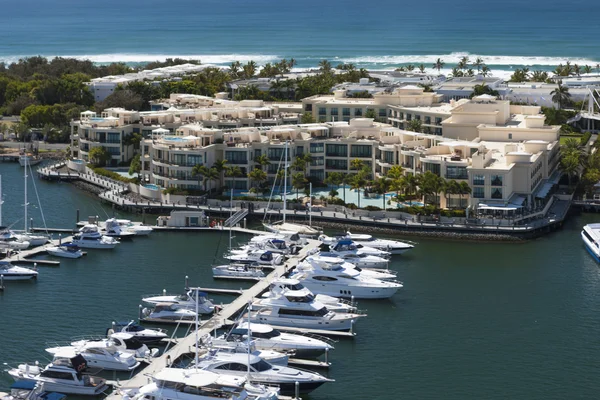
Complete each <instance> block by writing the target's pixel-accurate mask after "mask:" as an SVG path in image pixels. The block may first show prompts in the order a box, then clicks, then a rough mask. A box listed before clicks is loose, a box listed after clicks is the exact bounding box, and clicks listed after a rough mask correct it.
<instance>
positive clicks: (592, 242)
mask: <svg viewBox="0 0 600 400" xmlns="http://www.w3.org/2000/svg"><path fill="white" fill-rule="evenodd" d="M581 239H582V240H583V244H584V245H585V248H586V250H587V251H588V253H590V254H591V255H592V257H594V260H596V261H598V262H600V224H598V223H597V224H587V225H585V226H584V227H583V230H582V231H581Z"/></svg>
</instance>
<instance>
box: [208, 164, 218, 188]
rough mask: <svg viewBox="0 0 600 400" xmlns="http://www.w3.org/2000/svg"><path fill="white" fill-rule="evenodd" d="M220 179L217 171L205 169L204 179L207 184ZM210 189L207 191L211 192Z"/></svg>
mask: <svg viewBox="0 0 600 400" xmlns="http://www.w3.org/2000/svg"><path fill="white" fill-rule="evenodd" d="M219 177H220V173H219V171H217V169H216V168H214V167H213V168H207V169H206V172H205V175H204V179H205V180H207V181H208V182H212V181H216V180H218V179H219ZM211 190H212V188H210V189H209V191H211Z"/></svg>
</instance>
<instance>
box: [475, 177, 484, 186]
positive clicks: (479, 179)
mask: <svg viewBox="0 0 600 400" xmlns="http://www.w3.org/2000/svg"><path fill="white" fill-rule="evenodd" d="M473 185H481V186H483V185H485V175H473Z"/></svg>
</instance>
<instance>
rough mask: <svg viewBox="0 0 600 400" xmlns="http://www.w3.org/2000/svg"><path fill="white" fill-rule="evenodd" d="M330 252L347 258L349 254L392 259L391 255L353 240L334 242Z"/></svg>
mask: <svg viewBox="0 0 600 400" xmlns="http://www.w3.org/2000/svg"><path fill="white" fill-rule="evenodd" d="M329 251H331V252H332V253H335V254H338V255H340V256H345V255H347V254H352V255H363V254H364V255H367V256H376V257H381V258H386V259H387V258H390V255H391V253H389V252H387V251H384V250H379V249H375V248H373V247H369V246H363V245H360V244H356V243H354V242H353V241H352V240H347V239H342V240H339V241H334V242H333V243H332V244H330V245H329Z"/></svg>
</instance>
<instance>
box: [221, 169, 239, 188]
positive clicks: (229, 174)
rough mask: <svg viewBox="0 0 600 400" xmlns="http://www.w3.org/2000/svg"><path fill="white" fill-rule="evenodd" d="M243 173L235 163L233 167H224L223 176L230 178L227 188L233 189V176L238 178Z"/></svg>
mask: <svg viewBox="0 0 600 400" xmlns="http://www.w3.org/2000/svg"><path fill="white" fill-rule="evenodd" d="M242 175H243V173H242V170H241V168H240V167H238V166H237V165H236V166H234V167H225V176H227V177H229V178H231V181H230V182H231V184H230V186H229V189H231V190H233V188H234V186H235V184H234V182H235V178H239V177H241V176H242Z"/></svg>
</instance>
